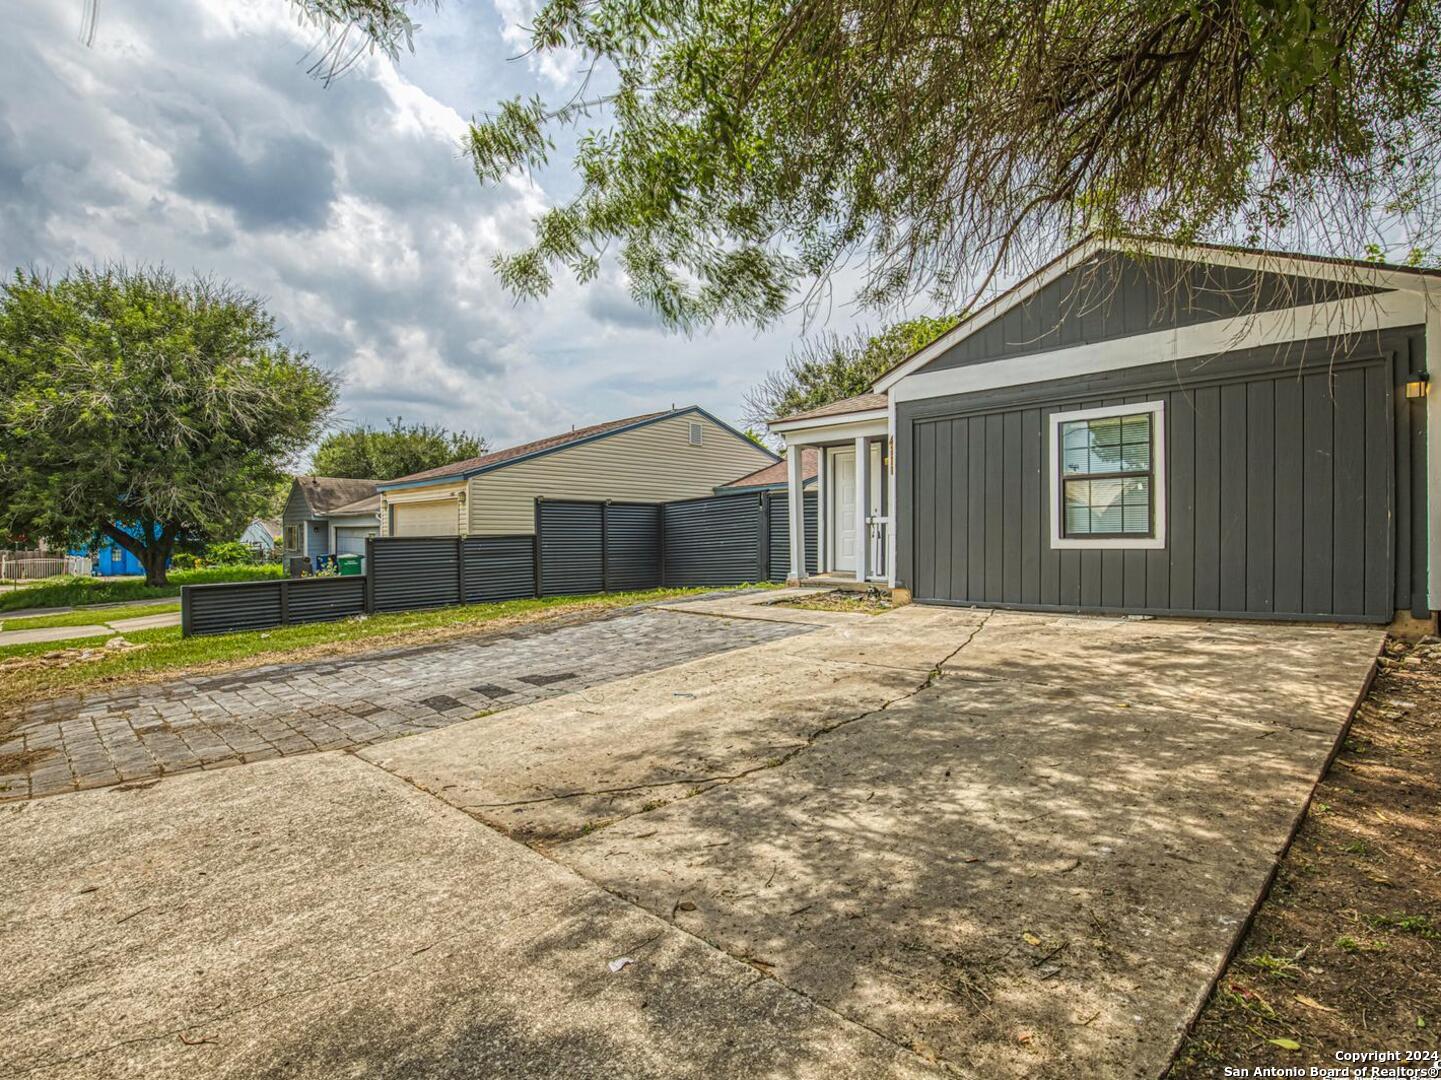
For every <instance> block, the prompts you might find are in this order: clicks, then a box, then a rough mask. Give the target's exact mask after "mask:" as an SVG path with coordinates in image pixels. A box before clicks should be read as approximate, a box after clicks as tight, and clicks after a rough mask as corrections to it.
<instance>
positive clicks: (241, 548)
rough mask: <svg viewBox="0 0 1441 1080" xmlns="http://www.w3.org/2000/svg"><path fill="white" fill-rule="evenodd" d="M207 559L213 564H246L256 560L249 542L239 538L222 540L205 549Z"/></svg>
mask: <svg viewBox="0 0 1441 1080" xmlns="http://www.w3.org/2000/svg"><path fill="white" fill-rule="evenodd" d="M205 561H206V562H207V563H209V564H210V565H212V566H244V565H245V564H246V563H251V562H254V561H255V556H254V555H253V553H252V552H251V550H250V545H249V544H242V543H241V542H240V541H239V540H222V541H219V542H218V543H214V544H211V545H210V546H209V547H207V548H206V549H205Z"/></svg>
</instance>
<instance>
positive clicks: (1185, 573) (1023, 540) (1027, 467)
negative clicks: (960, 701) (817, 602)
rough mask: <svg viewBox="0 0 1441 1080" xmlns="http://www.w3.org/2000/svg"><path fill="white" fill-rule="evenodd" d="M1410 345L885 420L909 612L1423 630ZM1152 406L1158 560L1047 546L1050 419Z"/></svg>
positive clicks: (1114, 382) (972, 400) (1226, 363)
mask: <svg viewBox="0 0 1441 1080" xmlns="http://www.w3.org/2000/svg"><path fill="white" fill-rule="evenodd" d="M1424 367H1425V354H1424V335H1423V332H1422V330H1421V328H1419V327H1417V328H1411V329H1406V330H1397V331H1387V332H1384V333H1381V334H1376V333H1372V334H1367V335H1360V336H1358V337H1357V338H1356V339H1352V340H1350V341H1346V342H1340V341H1336V340H1334V339H1333V340H1329V341H1313V342H1307V343H1304V344H1303V343H1292V344H1290V345H1284V346H1272V347H1269V348H1266V349H1253V350H1247V351H1244V352H1236V353H1230V354H1225V355H1222V356H1219V357H1211V358H1207V359H1205V360H1194V361H1185V362H1182V363H1178V364H1157V365H1152V366H1149V367H1139V368H1130V369H1125V370H1120V371H1111V372H1105V373H1101V374H1098V375H1094V376H1087V377H1083V378H1073V379H1065V380H1056V381H1053V382H1049V383H1037V384H1032V385H1029V386H1020V387H1012V388H1007V389H1005V390H992V391H985V392H980V393H972V394H962V395H953V396H950V397H944V398H932V399H926V400H921V401H910V402H903V403H901V404H900V406H899V408H898V414H897V440H898V443H899V446H898V450H899V452H898V466H897V467H898V474H897V491H898V496H899V498H900V499H901V500H903V501H904V503H905V504H906V505H903V506H902V507H901V513H900V514H899V515H897V519H898V528H899V530H900V532H899V534H898V538H897V542H898V547H897V550H898V560H897V561H898V566H897V572H898V576H899V579H900V583H901V584H903V585H906V586H907V587H909V588H911V589H912V591H913V593H914V595H915V597H916V599H917V600H923V601H924V600H929V601H934V602H941V603H962V604H982V605H997V606H1006V607H1017V608H1030V609H1039V610H1066V611H1074V610H1090V611H1118V612H1119V611H1125V612H1139V613H1154V614H1167V615H1175V614H1188V615H1204V616H1242V617H1264V618H1302V619H1314V618H1321V619H1338V620H1352V621H1357V620H1360V621H1371V622H1386V621H1390V619H1391V618H1392V617H1393V616H1394V614H1395V612H1396V611H1397V610H1403V609H1411V610H1412V611H1414V612H1416V613H1417V614H1424V613H1425V611H1426V607H1427V604H1426V580H1425V566H1426V513H1425V505H1426V490H1425V410H1424V408H1423V405H1424V402H1423V401H1415V402H1413V401H1408V400H1407V398H1406V396H1405V391H1404V384H1405V382H1406V380H1407V378H1408V376H1411V375H1412V374H1414V373H1415V372H1419V371H1421V370H1424ZM1149 401H1162V402H1164V403H1165V447H1164V453H1165V455H1166V467H1165V478H1166V486H1167V500H1166V503H1167V516H1168V527H1167V532H1166V546H1165V547H1164V548H1162V549H1159V550H1097V551H1085V550H1072V549H1067V550H1055V549H1052V548H1051V546H1050V535H1051V534H1050V528H1051V524H1050V523H1051V515H1052V513H1054V512H1055V509H1056V508H1055V507H1053V506H1052V505H1051V499H1052V496H1051V491H1050V485H1049V457H1048V455H1049V454H1050V453H1052V449H1051V447H1050V446H1049V445H1048V441H1049V434H1048V429H1049V424H1048V422H1047V421H1048V416H1049V414H1051V413H1053V412H1057V411H1070V410H1072V409H1082V408H1089V407H1094V406H1109V405H1124V404H1133V403H1141V402H1149Z"/></svg>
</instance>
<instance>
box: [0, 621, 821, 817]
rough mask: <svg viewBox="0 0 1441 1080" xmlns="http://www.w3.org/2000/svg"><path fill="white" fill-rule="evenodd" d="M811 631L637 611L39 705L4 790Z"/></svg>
mask: <svg viewBox="0 0 1441 1080" xmlns="http://www.w3.org/2000/svg"><path fill="white" fill-rule="evenodd" d="M808 629H811V628H810V627H806V626H791V625H785V624H781V623H771V622H758V621H753V620H741V619H714V618H695V617H693V616H685V615H679V614H675V613H668V612H666V611H665V610H663V609H656V608H647V609H641V610H636V609H631V610H629V611H624V612H621V613H618V614H615V615H610V616H604V617H599V618H595V619H591V620H588V621H585V622H582V623H579V624H574V623H572V624H566V625H556V624H540V625H536V626H532V627H521V628H519V629H517V630H515V631H513V632H510V633H507V634H505V635H503V636H486V637H484V638H481V639H478V640H477V639H463V640H459V641H452V642H446V643H444V644H438V645H423V646H418V647H409V648H402V649H391V650H387V651H384V652H377V653H370V654H366V655H361V656H349V657H345V658H342V659H335V660H320V661H314V662H309V663H303V664H285V665H272V666H268V667H262V668H255V669H252V670H249V671H237V672H231V673H227V674H222V675H211V676H197V677H194V678H187V679H180V680H177V681H174V682H169V683H159V684H154V685H147V686H132V687H127V688H123V689H117V690H113V691H108V692H104V693H91V694H85V695H82V696H73V697H67V698H60V699H57V700H53V701H47V702H42V703H38V704H36V705H33V706H31V707H30V708H29V709H28V710H27V711H26V712H25V714H24V717H23V719H22V721H21V723H20V725H19V727H18V728H17V729H16V730H15V731H14V732H13V733H12V734H11V735H10V736H9V738H7V739H6V741H5V742H3V743H0V755H7V756H8V755H10V754H16V755H17V756H16V757H15V758H14V759H12V760H16V761H25V762H28V764H27V765H26V766H24V767H22V770H21V771H17V772H12V773H8V774H5V775H0V801H4V800H13V799H24V798H29V797H32V796H38V795H53V794H57V793H59V792H66V791H74V790H77V789H83V788H95V787H104V786H106V785H110V784H118V783H123V782H130V781H142V780H148V779H151V778H154V777H158V776H162V775H166V774H170V773H176V772H184V771H187V770H190V769H199V768H214V767H218V766H223V765H235V764H240V763H243V762H251V761H262V760H264V759H266V758H273V757H281V756H284V755H288V754H298V753H309V752H313V751H316V750H336V749H342V748H345V747H355V746H365V745H369V744H371V743H375V742H380V741H381V740H384V739H393V738H396V737H398V736H401V735H409V734H413V733H415V732H419V731H428V730H431V729H433V728H439V727H445V726H446V725H448V724H453V723H455V722H457V721H460V720H468V719H470V718H472V717H474V716H476V715H477V714H480V713H483V712H488V711H495V710H498V709H505V708H510V707H512V706H515V705H522V704H526V703H529V702H533V701H538V700H540V699H542V698H547V697H552V696H554V695H556V694H563V693H569V692H570V691H573V690H579V689H582V688H584V687H587V686H594V685H597V684H599V683H604V682H609V681H611V680H613V679H618V678H622V677H624V676H627V675H635V674H640V673H642V672H646V671H656V670H659V669H661V668H665V667H670V666H671V665H673V664H679V663H682V662H684V661H686V660H694V659H697V658H699V657H702V656H707V655H710V654H712V653H717V652H723V651H726V650H730V649H739V648H743V647H745V646H748V645H756V644H760V643H762V642H766V641H773V640H776V639H777V638H782V637H787V636H789V635H791V634H795V633H804V632H805V631H806V630H808Z"/></svg>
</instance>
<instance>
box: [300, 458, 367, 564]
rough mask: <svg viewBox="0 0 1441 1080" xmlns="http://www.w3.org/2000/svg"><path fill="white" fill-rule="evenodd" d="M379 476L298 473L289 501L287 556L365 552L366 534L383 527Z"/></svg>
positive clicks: (360, 553) (361, 553)
mask: <svg viewBox="0 0 1441 1080" xmlns="http://www.w3.org/2000/svg"><path fill="white" fill-rule="evenodd" d="M377 483H378V481H376V480H352V479H348V478H345V477H335V476H297V477H296V478H295V479H294V481H292V483H291V485H290V497H289V498H288V499H287V500H286V501H285V513H284V514H283V515H282V518H281V523H282V525H283V526H284V535H283V538H282V544H283V547H284V553H285V555H286V557H290V556H295V555H309V556H310V557H312V558H314V557H315V556H318V555H333V554H338V553H344V552H353V553H355V554H359V555H363V554H364V553H365V537H366V536H375V535H377V534H378V532H379V531H380V495H379V493H378V492H377V491H376V490H375V485H376V484H377Z"/></svg>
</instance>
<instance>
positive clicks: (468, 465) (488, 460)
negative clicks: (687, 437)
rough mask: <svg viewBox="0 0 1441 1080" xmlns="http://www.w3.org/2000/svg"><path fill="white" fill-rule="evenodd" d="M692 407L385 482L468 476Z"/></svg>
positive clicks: (570, 433)
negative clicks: (513, 460) (467, 474)
mask: <svg viewBox="0 0 1441 1080" xmlns="http://www.w3.org/2000/svg"><path fill="white" fill-rule="evenodd" d="M689 411H690V409H688V408H687V409H666V410H662V411H660V412H653V413H642V414H641V415H640V416H627V417H625V418H624V419H621V420H607V421H606V422H605V423H603V424H591V425H590V426H589V427H583V428H573V429H571V430H570V431H566V432H563V433H561V434H559V435H549V436H547V437H546V438H544V439H536V440H535V441H534V442H528V443H521V444H520V445H519V446H508V447H506V448H505V449H504V450H495V451H492V452H491V453H489V454H481V455H480V457H473V458H466V459H465V460H464V461H453V462H451V463H450V464H449V465H442V466H440V468H438V469H426V470H425V471H424V472H418V473H411V474H410V475H409V476H397V477H396V478H395V479H394V480H385V481H383V484H384V485H386V486H389V485H391V484H409V483H414V482H415V481H417V480H439V479H442V478H444V477H447V476H464V475H465V474H466V473H472V472H478V471H479V470H481V469H489V468H492V467H493V466H496V465H500V464H501V463H503V462H506V461H510V460H512V459H513V458H520V457H526V456H528V455H530V454H535V453H539V452H540V451H542V450H556V449H558V448H560V447H562V446H567V445H569V444H570V443H574V442H580V441H582V440H583V439H589V438H593V437H594V436H596V435H604V434H605V433H606V432H608V431H615V430H618V429H619V428H623V427H629V426H630V425H632V424H639V423H643V422H644V421H646V420H654V419H656V418H657V417H660V416H667V415H671V414H672V413H673V414H675V415H679V414H680V413H683V412H689Z"/></svg>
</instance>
